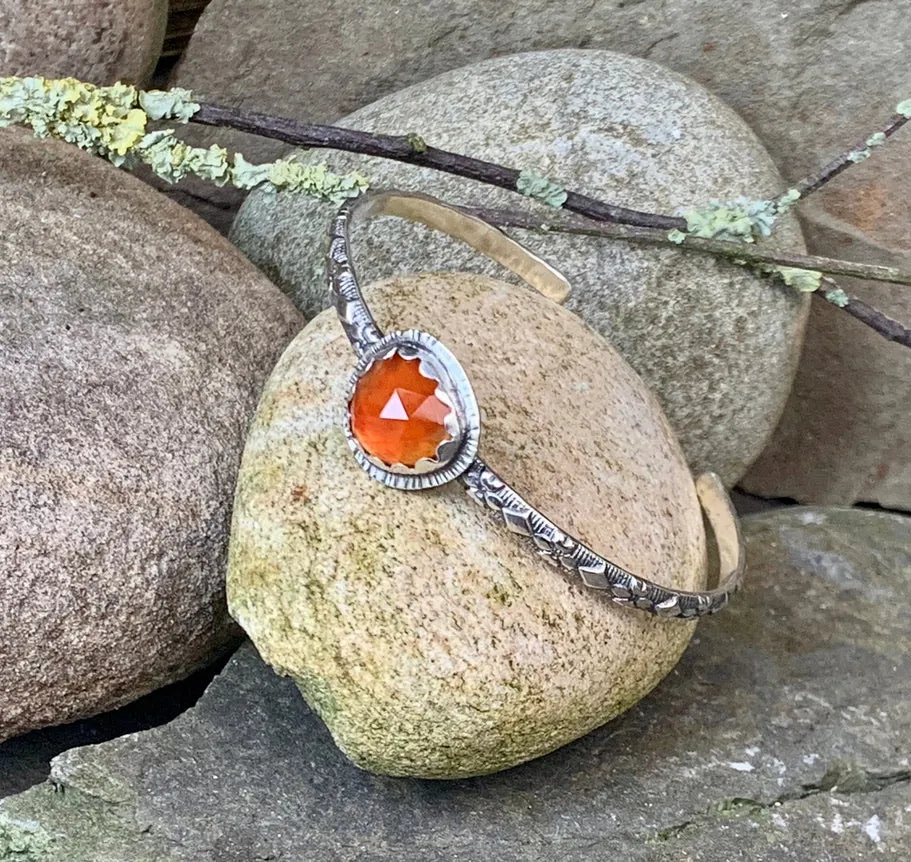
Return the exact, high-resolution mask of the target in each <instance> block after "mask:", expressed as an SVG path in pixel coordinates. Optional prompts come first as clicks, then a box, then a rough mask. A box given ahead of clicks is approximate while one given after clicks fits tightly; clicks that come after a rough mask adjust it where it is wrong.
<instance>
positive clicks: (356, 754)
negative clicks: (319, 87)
mask: <svg viewBox="0 0 911 862" xmlns="http://www.w3.org/2000/svg"><path fill="white" fill-rule="evenodd" d="M369 296H370V299H371V303H372V305H374V306H375V308H376V310H377V315H378V318H379V319H380V320H381V321H384V322H385V323H386V324H387V327H388V326H395V327H398V328H411V327H417V328H421V329H424V330H426V331H428V332H430V333H431V334H434V335H436V336H437V337H439V338H441V339H442V341H443V342H444V343H445V344H446V345H447V346H449V348H450V349H451V350H453V351H454V352H455V354H456V355H457V356H458V357H459V358H460V360H461V361H462V362H463V364H464V366H465V368H466V370H467V372H468V375H469V378H470V379H471V380H472V382H473V385H474V388H475V392H476V394H477V397H478V401H479V403H480V405H481V411H482V423H483V431H482V435H481V451H482V453H483V455H484V457H485V458H487V459H488V461H489V463H490V464H491V465H493V466H494V468H495V469H497V470H498V471H500V472H501V473H502V474H503V475H504V476H506V477H508V478H509V479H510V480H512V481H514V482H515V484H516V485H517V486H518V487H519V488H520V489H521V490H522V491H523V493H525V494H526V495H527V496H528V497H529V499H531V500H533V501H534V502H535V503H536V504H537V505H538V506H540V508H541V509H542V510H543V511H545V512H547V513H548V515H549V516H550V517H552V518H553V519H554V520H555V521H556V522H557V523H558V524H561V525H563V526H565V527H566V528H567V529H568V530H570V532H572V533H573V534H575V535H578V536H579V537H581V538H584V539H585V540H587V541H588V542H589V543H590V544H591V545H592V546H593V547H595V548H599V549H601V550H602V551H603V552H604V553H605V554H606V555H608V556H609V557H610V558H611V559H613V560H614V561H615V562H617V563H618V564H619V565H622V566H624V567H626V568H628V569H630V570H632V571H634V572H637V573H641V574H642V575H644V576H646V577H650V578H653V579H656V580H659V581H661V582H663V583H666V584H670V585H672V586H675V587H678V588H682V589H698V588H699V586H700V585H701V584H702V583H703V581H704V578H705V564H704V559H705V537H704V534H703V527H702V521H701V516H700V511H699V505H698V502H697V500H696V496H695V491H694V487H693V482H692V479H691V476H690V474H689V471H688V470H687V467H686V464H685V462H684V460H683V456H682V454H681V452H680V448H679V446H678V444H677V442H676V440H675V438H674V436H673V433H672V432H671V430H670V427H669V426H668V424H667V421H666V420H665V418H664V416H663V414H662V413H661V410H660V408H659V407H658V405H657V402H656V401H655V399H654V397H653V396H652V395H651V394H650V393H649V392H648V390H647V389H646V388H645V386H644V384H643V383H642V381H641V380H640V379H639V378H638V377H637V376H636V375H635V374H634V372H633V371H632V370H631V369H630V368H629V366H628V365H627V364H626V363H625V362H624V361H623V359H622V358H621V357H620V356H619V355H618V354H617V353H616V352H615V351H614V350H612V349H611V348H610V347H609V346H608V345H607V344H606V343H605V342H604V341H603V340H602V339H600V338H599V337H598V336H597V335H596V334H595V333H593V332H592V331H591V330H589V329H587V328H586V327H585V326H584V325H583V324H582V322H581V321H580V320H579V319H578V318H577V317H575V316H574V315H572V314H570V313H569V312H568V311H566V310H565V309H563V308H560V307H559V306H557V305H555V304H554V303H552V302H550V301H549V300H546V299H544V298H543V297H540V296H538V295H537V294H534V293H532V292H531V291H529V290H527V289H524V288H518V287H514V286H512V285H509V284H505V283H503V282H497V281H494V280H492V279H489V278H486V277H484V276H477V275H467V274H439V275H432V274H428V275H423V276H409V277H403V278H400V279H392V280H390V281H386V282H383V283H381V284H379V285H376V286H374V287H373V288H371V289H370V290H369ZM353 364H354V354H353V352H352V351H351V348H350V346H349V344H348V342H347V340H346V338H345V336H344V334H343V333H342V330H341V327H340V326H339V323H338V321H337V320H336V318H335V315H334V313H332V312H325V313H323V314H321V315H319V316H318V317H317V318H316V319H315V320H314V321H312V322H311V323H310V324H309V325H308V326H307V328H306V329H305V330H304V331H303V332H302V333H301V334H300V335H299V336H298V337H297V339H295V341H294V342H293V343H292V344H291V345H290V346H289V348H288V349H287V350H286V352H285V354H284V356H283V357H282V359H281V360H280V362H279V363H278V366H277V367H276V370H275V372H274V373H273V375H272V377H271V378H270V380H269V382H268V384H267V385H266V388H265V392H264V395H263V398H262V401H261V403H260V406H259V410H258V413H257V417H256V419H255V421H254V423H253V426H252V428H251V431H250V436H249V438H248V441H247V445H246V449H245V453H244V459H243V464H242V468H241V473H240V477H239V480H238V491H237V498H236V503H235V511H234V521H233V529H232V539H231V554H230V563H229V571H228V600H229V606H230V609H231V612H232V614H233V615H234V617H235V618H236V619H237V620H238V621H239V622H240V623H241V625H242V626H243V627H244V628H245V629H246V631H247V633H248V634H249V635H250V637H251V638H252V639H253V641H254V642H255V643H256V645H257V647H258V649H259V650H260V651H261V652H262V654H263V656H264V657H265V658H266V659H267V661H269V662H270V663H271V664H273V665H274V666H275V667H276V668H277V669H278V670H279V671H280V672H282V673H284V674H288V675H290V676H292V677H293V678H294V679H295V680H296V682H297V683H298V685H299V686H300V688H301V690H302V692H303V693H304V696H305V697H306V699H307V701H308V702H309V703H310V704H311V706H313V707H314V709H316V711H317V712H318V713H319V714H320V715H321V717H322V718H323V719H324V720H325V722H326V724H327V725H328V727H329V729H330V730H331V732H332V733H333V735H334V737H335V739H336V741H337V742H338V744H339V746H340V747H341V748H342V749H343V750H344V751H345V752H346V753H347V754H348V755H349V756H350V757H351V758H352V760H354V761H355V763H357V764H359V765H361V766H363V767H364V768H366V769H369V770H372V771H375V772H380V773H387V774H392V775H412V776H421V777H438V778H453V777H457V776H465V775H478V774H481V773H486V772H493V771H495V770H498V769H504V768H506V767H508V766H512V765H514V764H516V763H520V762H522V761H524V760H529V759H531V758H533V757H537V756H539V755H542V754H545V753H546V752H548V751H551V750H553V749H554V748H557V747H559V746H561V745H564V744H566V743H567V742H570V741H571V740H573V739H576V738H577V737H579V736H581V735H583V734H585V733H587V732H588V731H589V730H591V729H592V728H594V727H597V726H599V725H601V724H603V723H604V722H606V721H608V720H609V719H611V718H613V717H614V716H615V715H617V714H618V713H620V712H622V711H623V710H625V709H628V708H629V707H630V706H632V705H633V704H634V703H636V702H637V701H638V700H639V699H640V698H641V697H643V696H644V695H645V694H646V693H647V692H648V691H649V690H651V688H652V687H653V686H654V685H655V684H656V683H657V682H658V681H659V680H660V679H661V678H662V677H663V676H664V675H665V674H666V673H667V672H668V671H669V670H670V669H671V668H672V667H673V666H674V664H675V663H676V661H677V659H678V658H679V656H680V653H681V652H682V650H683V648H684V647H685V646H686V644H687V642H688V641H689V639H690V636H691V634H692V632H693V628H694V626H693V624H692V623H687V622H680V621H673V622H669V621H666V620H659V619H656V618H654V617H652V616H649V615H647V614H643V613H631V612H629V611H628V610H624V609H621V608H618V607H616V606H615V605H613V604H611V603H610V602H609V601H607V600H605V597H604V596H603V595H601V594H599V593H597V592H594V591H590V590H587V589H585V588H583V587H582V586H581V585H580V584H579V583H573V582H569V583H568V582H567V581H566V580H564V578H563V577H562V576H561V575H560V573H559V571H558V570H555V569H553V568H552V567H551V566H550V565H548V564H547V563H546V562H545V561H544V560H542V559H541V558H539V557H537V556H536V555H535V553H534V551H533V550H532V549H531V548H530V547H529V546H528V545H526V544H525V543H524V542H523V541H522V540H520V539H519V538H518V537H517V536H515V535H514V534H512V533H510V532H509V531H508V530H506V529H505V528H504V527H503V526H502V525H501V524H498V523H497V522H496V521H495V520H494V519H493V518H491V517H489V516H488V513H487V512H486V511H485V510H484V509H483V508H482V507H480V506H478V505H477V504H476V503H475V502H473V501H472V500H471V499H470V498H469V497H468V496H467V494H466V493H465V491H464V488H463V487H462V486H461V485H460V484H459V483H452V484H451V485H448V486H445V487H444V488H442V489H439V490H437V491H431V492H421V493H406V492H401V491H395V490H390V489H388V488H385V487H384V486H382V485H381V484H380V483H378V482H376V481H374V480H373V479H371V478H370V477H369V476H367V474H366V473H364V472H363V471H362V470H361V469H360V467H358V465H357V463H356V462H355V460H354V458H353V456H352V454H351V452H350V450H349V448H348V445H347V441H346V440H345V436H344V433H343V430H342V416H343V412H344V408H345V390H346V386H347V380H348V377H349V375H350V372H351V368H352V366H353Z"/></svg>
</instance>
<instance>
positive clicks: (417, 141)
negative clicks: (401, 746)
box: [405, 132, 427, 154]
mask: <svg viewBox="0 0 911 862" xmlns="http://www.w3.org/2000/svg"><path fill="white" fill-rule="evenodd" d="M405 140H406V141H408V146H409V147H411V152H413V153H417V154H420V153H426V152H427V141H425V140H424V139H423V138H422V137H421V136H420V135H418V134H415V133H414V132H411V133H410V134H407V135H405Z"/></svg>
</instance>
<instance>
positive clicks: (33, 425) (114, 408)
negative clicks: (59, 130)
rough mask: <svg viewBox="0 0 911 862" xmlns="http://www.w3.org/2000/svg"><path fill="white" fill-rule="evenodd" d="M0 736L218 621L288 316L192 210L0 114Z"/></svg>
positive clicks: (67, 707) (90, 703)
mask: <svg viewBox="0 0 911 862" xmlns="http://www.w3.org/2000/svg"><path fill="white" fill-rule="evenodd" d="M0 260H2V261H3V266H2V267H0V427H2V435H0V692H2V693H3V694H2V697H0V739H3V738H5V737H7V736H11V735H13V734H16V733H21V732H23V731H25V730H29V729H31V728H34V727H41V726H44V725H48V724H58V723H62V722H65V721H69V720H72V719H74V718H79V717H81V716H85V715H91V714H93V713H96V712H100V711H102V710H106V709H110V708H112V707H115V706H118V705H119V704H122V703H124V702H126V701H128V700H131V699H133V698H136V697H138V696H140V695H142V694H145V693H146V692H148V691H151V690H152V689H154V688H157V687H158V686H160V685H162V684H164V683H166V682H170V681H173V680H175V679H177V678H179V677H181V676H185V675H186V674H188V673H189V672H190V671H191V670H193V669H194V668H196V667H198V666H199V665H200V664H202V663H203V662H205V661H207V660H209V659H210V658H211V657H212V655H213V653H214V652H215V651H216V650H218V649H219V648H221V647H223V646H224V644H225V643H226V640H227V639H228V638H229V636H230V635H231V633H232V631H233V626H231V625H230V624H229V619H228V617H227V612H226V608H225V603H224V583H223V578H224V564H225V555H226V551H227V530H228V519H229V512H230V508H231V494H232V491H233V488H234V480H235V474H236V470H237V464H238V461H239V458H240V451H241V447H242V445H243V438H244V434H245V431H246V427H247V423H248V421H249V419H250V416H251V415H252V413H253V409H254V407H255V404H256V399H257V396H258V394H259V389H260V386H261V384H262V382H263V380H264V379H265V376H266V375H267V374H268V372H269V371H270V370H271V368H272V365H273V363H274V361H275V359H276V358H277V356H278V355H279V353H280V352H281V350H282V348H283V347H284V346H285V344H286V343H287V342H288V341H289V340H290V338H291V336H292V335H293V334H294V333H295V332H296V331H297V329H298V328H299V326H300V323H301V320H300V316H299V315H298V314H297V312H296V311H295V310H294V308H293V307H292V305H291V303H290V302H288V301H287V299H286V298H285V297H284V296H283V295H282V294H281V293H280V292H279V291H278V290H277V289H276V288H275V287H274V286H273V285H271V284H270V283H269V282H268V281H267V280H266V279H265V278H263V277H262V275H261V274H260V273H259V272H257V271H256V269H255V268H254V267H253V266H252V265H251V264H250V263H249V262H248V261H247V260H245V259H244V258H243V256H242V255H241V254H239V253H238V252H237V250H236V249H234V248H232V247H231V246H230V245H229V244H228V243H227V242H226V241H225V240H224V239H223V238H222V237H220V236H218V234H216V233H215V232H214V231H213V230H212V229H211V228H209V226H208V225H206V224H204V223H203V222H202V221H200V220H199V219H198V218H196V217H195V216H193V215H192V214H191V213H188V212H187V211H186V210H183V209H181V208H180V207H178V206H177V205H176V204H174V203H172V202H171V201H168V200H166V199H165V198H163V197H162V196H160V195H158V194H157V193H155V192H154V191H152V190H151V189H150V188H149V187H148V186H146V185H144V184H143V183H141V182H139V181H138V180H136V179H134V178H132V177H130V176H129V175H127V174H125V173H124V172H121V171H118V170H116V169H115V168H113V167H112V166H111V165H109V164H107V163H105V162H103V161H101V160H100V159H94V158H92V157H90V156H88V155H86V154H84V153H82V152H80V151H78V150H76V149H75V148H74V147H71V146H69V145H67V144H62V143H51V142H47V141H36V140H34V139H33V138H32V137H31V136H30V135H28V134H25V133H23V132H20V131H19V130H12V129H4V130H0Z"/></svg>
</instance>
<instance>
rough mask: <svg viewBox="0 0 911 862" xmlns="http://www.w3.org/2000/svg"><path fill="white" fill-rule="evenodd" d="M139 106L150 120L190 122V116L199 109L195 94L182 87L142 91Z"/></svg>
mask: <svg viewBox="0 0 911 862" xmlns="http://www.w3.org/2000/svg"><path fill="white" fill-rule="evenodd" d="M139 107H141V108H142V110H143V111H145V112H146V114H147V115H148V117H149V119H150V120H179V121H180V122H181V123H188V122H190V117H192V116H193V114H195V113H196V112H197V111H198V110H199V105H198V104H197V103H196V102H194V101H193V94H192V93H191V92H190V91H189V90H184V89H183V88H182V87H172V88H171V89H170V90H146V91H144V92H140V94H139Z"/></svg>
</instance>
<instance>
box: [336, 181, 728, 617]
mask: <svg viewBox="0 0 911 862" xmlns="http://www.w3.org/2000/svg"><path fill="white" fill-rule="evenodd" d="M382 215H391V216H398V217H400V218H404V219H408V220H411V221H415V222H420V223H422V224H425V225H427V226H428V227H431V228H434V229H436V230H439V231H442V232H444V233H447V234H449V235H450V236H452V237H454V238H456V239H460V240H462V241H463V242H466V243H468V245H470V246H472V247H473V248H475V249H477V250H478V251H479V252H481V253H482V254H485V255H487V256H488V257H490V258H492V259H494V260H496V261H497V262H498V263H500V264H502V265H503V266H505V267H506V268H508V269H510V270H511V271H512V272H514V273H516V274H517V275H518V276H519V277H520V278H522V280H523V281H525V282H526V283H528V284H529V285H530V286H531V287H533V288H535V289H536V290H538V291H540V292H541V293H542V294H544V295H545V296H547V297H549V298H551V299H553V300H554V301H556V302H562V301H563V300H564V299H565V298H566V296H567V295H568V294H569V290H570V287H569V283H568V282H567V281H566V279H565V278H564V277H563V276H562V275H561V274H560V273H559V272H557V270H555V269H553V268H552V267H551V266H549V265H548V264H547V263H545V262H544V261H543V260H541V259H540V258H539V257H537V256H536V255H534V254H532V253H531V252H530V251H528V249H526V248H524V247H523V246H521V245H520V244H519V243H517V242H515V241H514V240H512V239H510V238H509V237H507V236H506V235H505V234H503V233H502V232H501V231H500V230H498V229H497V228H495V227H493V226H492V225H489V224H488V223H487V222H484V221H482V220H480V219H478V218H475V217H474V216H471V215H467V214H466V213H463V212H461V211H459V210H457V209H454V208H452V207H450V206H447V205H445V204H443V203H442V202H440V201H438V200H436V199H435V198H431V197H428V196H425V195H418V194H410V193H405V192H396V191H388V192H379V193H370V194H366V195H362V196H361V197H358V198H355V199H353V200H351V201H348V202H347V203H345V204H344V206H342V208H341V209H340V210H339V213H338V215H337V216H336V217H335V219H334V220H333V222H332V228H331V231H330V246H329V255H328V281H329V289H330V291H331V294H332V297H333V300H334V305H335V309H336V311H337V313H338V316H339V320H340V321H341V324H342V327H343V328H344V330H345V334H346V335H347V336H348V339H349V341H350V342H351V344H352V346H353V347H354V350H355V352H356V354H357V356H358V360H359V361H358V365H357V368H356V370H355V373H354V375H353V376H352V379H351V391H350V393H349V405H350V403H351V399H353V398H354V397H355V393H356V391H357V389H358V384H359V383H361V382H362V381H363V379H364V375H365V374H367V372H368V371H369V369H370V368H371V367H373V365H374V363H375V362H381V361H384V360H386V359H388V358H389V357H392V356H398V357H401V358H402V359H404V360H407V361H417V362H419V363H420V367H421V368H422V369H426V374H427V375H429V376H430V377H432V378H433V379H434V380H436V381H439V388H438V389H437V393H436V394H437V396H438V398H439V403H440V404H442V405H443V409H445V410H449V411H450V413H449V415H447V417H446V423H447V424H446V432H445V433H446V434H447V435H448V437H447V439H446V441H445V442H444V443H441V444H440V447H439V449H438V450H437V451H436V452H435V453H430V457H425V458H422V459H421V460H420V461H419V462H417V463H415V464H413V465H403V464H392V463H385V462H384V461H383V460H381V459H378V458H376V457H375V456H374V455H372V454H371V453H370V452H368V451H367V450H366V449H365V447H364V445H363V443H362V442H361V440H360V439H359V438H358V435H357V432H356V429H354V428H353V426H352V418H351V410H350V408H349V415H348V422H347V425H346V433H347V436H348V441H349V443H350V445H351V448H352V450H353V452H354V454H355V457H356V458H357V460H358V463H359V464H360V465H361V466H362V467H363V468H364V469H365V470H366V471H367V472H368V473H369V474H370V475H371V476H373V478H375V479H377V480H378V481H380V482H383V483H384V484H386V485H388V486H389V487H393V488H398V489H400V490H420V489H422V488H430V487H436V486H438V485H441V484H444V483H445V482H449V481H452V480H454V479H457V478H458V479H461V481H462V482H463V483H464V484H465V485H466V487H467V489H468V492H469V494H470V495H471V496H472V497H473V498H474V499H475V500H476V501H478V502H479V503H481V504H483V505H484V506H486V507H488V508H489V509H490V510H491V511H493V512H494V513H495V515H496V517H497V518H498V519H499V520H501V521H502V522H503V524H504V525H505V526H506V527H507V528H509V529H510V530H512V531H513V532H515V533H518V534H520V535H521V536H523V537H525V539H526V540H527V541H529V543H530V544H531V545H532V547H533V548H534V550H535V551H537V553H538V554H540V555H541V556H543V557H544V558H545V559H546V560H548V562H550V563H553V564H554V565H555V566H558V567H560V568H561V569H563V570H565V571H566V572H567V573H568V574H570V575H577V576H578V577H579V578H580V580H581V582H582V584H584V585H585V586H586V587H589V588H591V589H593V590H599V591H601V592H603V593H604V594H605V596H606V597H608V598H610V599H611V600H612V601H613V602H615V603H616V604H618V605H624V606H627V607H632V608H637V609H639V610H643V611H647V612H649V613H653V614H658V615H660V616H664V617H680V618H689V617H698V616H703V615H705V614H713V613H717V612H718V611H720V610H721V609H722V608H723V607H724V606H725V605H726V604H727V603H728V600H729V599H730V597H731V596H732V595H733V594H734V593H735V592H736V591H737V590H738V589H739V587H740V584H741V580H742V577H743V570H744V551H743V540H742V538H741V535H740V526H739V523H738V520H737V515H736V513H735V512H734V508H733V506H732V504H731V501H730V498H729V497H728V495H727V492H726V491H725V489H724V486H723V485H722V484H721V481H720V479H719V478H718V477H717V476H716V475H715V474H714V473H703V474H702V475H701V476H699V477H698V478H697V479H696V494H697V496H698V498H699V502H700V505H701V506H702V510H703V512H704V513H705V515H706V519H707V521H708V523H709V525H710V526H711V529H712V533H713V534H714V538H715V543H716V545H717V549H718V553H717V556H718V562H719V566H718V568H719V573H718V578H717V583H718V585H717V586H716V587H715V588H714V589H711V590H705V591H701V592H687V591H683V590H672V589H669V588H667V587H663V586H661V585H660V584H657V583H654V582H652V581H649V580H646V579H645V578H641V577H639V576H637V575H634V574H632V573H631V572H628V571H626V570H625V569H622V568H620V567H619V566H617V565H615V564H614V563H612V562H610V561H609V560H608V559H606V558H605V557H602V556H601V555H599V554H598V553H596V552H595V551H593V550H592V549H591V548H589V547H587V546H586V545H584V544H583V543H582V542H580V541H578V540H577V539H575V538H573V537H572V536H570V535H568V534H567V533H566V532H565V531H563V530H561V529H560V528H559V527H558V526H557V525H556V524H554V523H553V522H552V521H550V520H548V518H547V517H545V516H544V515H543V514H542V513H541V512H539V511H538V510H537V509H535V508H534V507H533V506H532V505H531V504H530V503H528V502H527V501H526V500H525V499H524V498H523V497H522V496H521V495H520V494H519V493H518V492H516V491H515V490H514V489H513V488H511V487H510V486H509V485H508V484H507V483H506V481H505V480H504V479H502V478H501V477H500V476H499V475H498V474H497V473H495V472H494V471H493V470H492V469H491V468H490V467H488V466H487V464H485V463H484V461H483V460H482V459H481V458H480V457H478V455H477V447H478V439H479V435H480V419H479V411H478V407H477V402H476V400H475V396H474V392H473V391H472V389H471V385H470V383H469V381H468V379H467V377H466V376H465V373H464V371H463V370H462V368H461V366H460V365H459V363H458V361H457V360H456V359H455V357H454V356H453V355H452V354H451V353H450V352H449V350H447V349H446V348H445V347H443V345H441V344H440V343H439V342H438V341H437V340H436V339H435V338H433V337H432V336H430V335H428V334H427V333H423V332H419V331H417V330H407V331H403V332H393V333H390V334H388V335H384V334H383V333H382V332H381V331H380V328H379V326H378V325H377V323H376V320H375V319H374V318H373V315H372V314H371V313H370V309H369V308H368V306H367V303H366V302H365V301H364V297H363V295H362V294H361V290H360V286H359V284H358V279H357V275H356V273H355V270H354V266H353V264H352V262H351V248H350V228H351V226H352V225H353V224H354V223H356V222H359V221H364V220H366V219H370V218H374V217H377V216H382Z"/></svg>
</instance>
